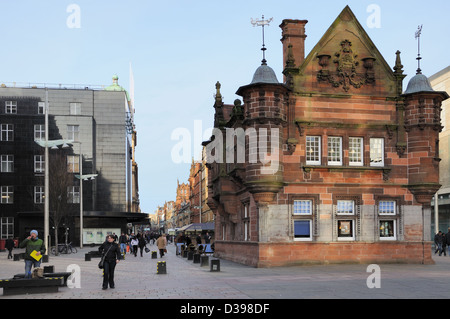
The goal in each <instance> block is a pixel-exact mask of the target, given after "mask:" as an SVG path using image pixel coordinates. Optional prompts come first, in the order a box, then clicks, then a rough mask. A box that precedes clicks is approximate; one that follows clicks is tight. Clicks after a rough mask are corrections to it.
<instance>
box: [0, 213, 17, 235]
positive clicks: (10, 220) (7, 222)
mask: <svg viewBox="0 0 450 319" xmlns="http://www.w3.org/2000/svg"><path fill="white" fill-rule="evenodd" d="M12 237H14V217H1V218H0V238H1V239H8V238H12Z"/></svg>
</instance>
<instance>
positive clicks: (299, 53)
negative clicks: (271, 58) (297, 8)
mask: <svg viewBox="0 0 450 319" xmlns="http://www.w3.org/2000/svg"><path fill="white" fill-rule="evenodd" d="M307 23H308V20H291V19H284V20H283V22H282V23H281V24H280V28H281V30H282V31H281V35H282V38H281V42H282V43H283V67H285V66H286V62H287V59H288V47H289V44H291V45H292V55H293V58H294V63H295V66H296V67H299V66H300V64H302V62H303V60H304V59H305V38H306V34H305V24H307Z"/></svg>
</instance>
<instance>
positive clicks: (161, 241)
mask: <svg viewBox="0 0 450 319" xmlns="http://www.w3.org/2000/svg"><path fill="white" fill-rule="evenodd" d="M156 246H158V249H159V256H160V257H161V258H163V257H164V253H165V252H166V246H167V239H166V236H165V235H164V234H163V235H161V236H159V238H158V239H157V240H156Z"/></svg>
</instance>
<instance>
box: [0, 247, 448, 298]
mask: <svg viewBox="0 0 450 319" xmlns="http://www.w3.org/2000/svg"><path fill="white" fill-rule="evenodd" d="M148 247H149V248H150V250H151V251H156V250H157V249H156V246H155V245H148ZM95 249H97V247H95V248H92V247H85V248H83V249H82V250H79V251H78V253H77V254H71V255H61V256H58V257H54V256H50V261H49V263H45V264H42V266H48V265H53V266H54V267H55V271H56V272H64V271H66V269H67V266H69V265H74V264H75V265H78V266H79V267H80V270H81V272H80V286H81V287H80V288H68V287H62V288H59V292H58V293H47V294H30V295H26V296H20V295H19V296H1V297H0V299H23V298H26V299H264V300H267V299H272V300H273V299H309V298H310V299H348V298H351V299H397V298H408V299H410V298H412V299H430V298H431V299H440V298H447V297H448V291H449V287H450V276H448V273H449V269H450V257H448V256H447V257H444V256H434V257H433V258H434V260H435V262H436V263H435V264H434V265H416V264H385V265H379V266H380V281H379V283H380V288H372V289H371V288H369V287H368V285H367V281H368V278H369V276H371V274H372V271H371V270H369V271H368V268H367V267H368V265H360V264H341V265H317V266H296V267H277V268H252V267H248V266H245V265H241V264H237V263H234V262H230V261H226V260H221V264H220V272H211V271H210V268H209V267H207V266H203V267H201V266H200V264H194V263H193V261H192V260H187V258H182V257H180V256H176V255H175V246H174V245H169V246H168V253H167V254H166V256H164V257H163V258H162V259H161V258H159V254H158V258H157V259H152V258H151V253H145V252H144V255H143V257H140V254H139V253H138V256H137V257H134V256H133V255H129V254H127V255H126V259H125V260H123V261H121V262H120V263H119V264H118V265H117V267H116V272H115V283H116V288H115V289H107V290H102V289H101V282H102V270H100V269H98V268H97V264H98V261H99V258H92V260H91V261H85V260H84V255H85V253H87V252H89V251H92V250H95ZM13 252H14V253H19V252H22V250H21V249H16V250H14V251H13ZM210 259H211V258H210ZM160 260H164V261H166V265H167V274H157V272H156V266H157V262H158V261H160ZM23 272H24V262H23V260H21V261H12V260H8V259H7V253H6V252H1V253H0V279H7V278H12V277H13V276H14V274H19V273H23ZM1 290H2V289H1ZM1 292H2V291H1Z"/></svg>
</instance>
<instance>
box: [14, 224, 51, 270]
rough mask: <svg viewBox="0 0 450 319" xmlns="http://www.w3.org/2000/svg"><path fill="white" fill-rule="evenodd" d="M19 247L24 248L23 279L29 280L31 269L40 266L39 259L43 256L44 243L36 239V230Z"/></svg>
mask: <svg viewBox="0 0 450 319" xmlns="http://www.w3.org/2000/svg"><path fill="white" fill-rule="evenodd" d="M19 247H20V248H25V257H24V260H25V278H31V268H32V267H33V266H34V268H38V267H40V266H41V258H42V256H43V255H44V254H45V245H44V241H43V240H42V239H39V238H38V232H37V230H32V231H31V232H30V236H28V237H27V238H25V240H24V241H22V242H21V243H20V245H19Z"/></svg>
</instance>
